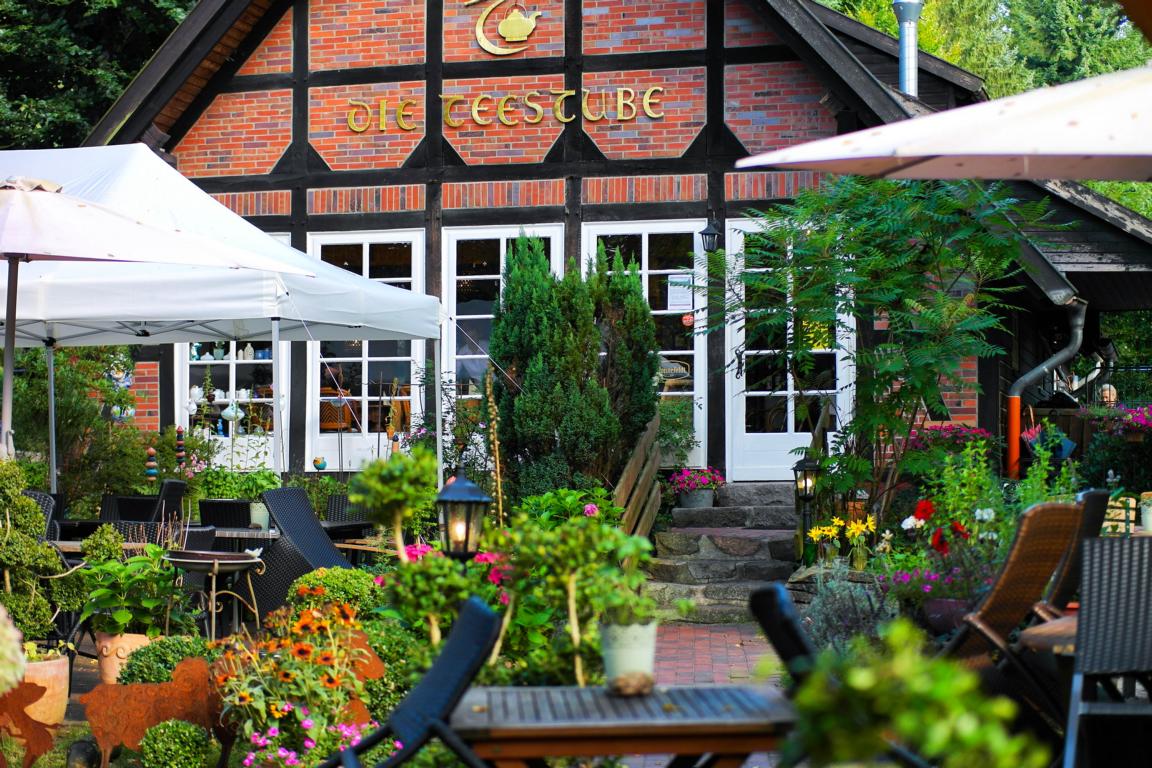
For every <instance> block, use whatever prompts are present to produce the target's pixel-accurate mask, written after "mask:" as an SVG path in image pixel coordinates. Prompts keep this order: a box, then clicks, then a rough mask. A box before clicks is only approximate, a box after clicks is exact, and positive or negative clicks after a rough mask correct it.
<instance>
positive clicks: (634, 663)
mask: <svg viewBox="0 0 1152 768" xmlns="http://www.w3.org/2000/svg"><path fill="white" fill-rule="evenodd" d="M617 532H619V531H618V529H617ZM613 538H614V539H616V552H615V558H616V559H617V561H618V562H620V563H621V566H620V568H619V570H617V571H616V572H615V573H609V574H605V575H607V576H609V578H606V579H604V580H603V581H601V588H602V589H603V590H604V592H603V597H602V600H603V605H604V611H603V613H602V614H601V619H600V655H601V658H602V659H603V660H604V677H605V679H606V680H607V681H608V686H609V688H610V689H611V690H613V691H617V692H625V691H629V690H631V691H632V692H636V688H631V687H630V686H629V684H628V683H627V682H625V680H626V679H627V678H626V676H633V675H641V676H646V677H647V680H644V679H643V678H641V679H640V680H636V678H632V681H633V683H638V684H639V691H641V692H645V693H647V692H648V690H650V689H651V683H652V682H654V680H655V676H654V673H655V669H656V630H657V627H658V626H659V623H660V622H659V620H658V619H657V617H656V602H655V601H654V600H653V599H652V598H650V597H648V596H647V595H645V594H644V593H643V587H644V582H645V580H646V576H645V574H644V572H643V571H642V570H641V569H640V566H642V565H644V564H645V563H647V562H648V560H649V559H650V555H649V552H650V551H651V549H652V545H651V543H650V542H649V541H648V540H647V539H646V538H643V537H640V536H626V535H620V536H613ZM612 577H614V578H612Z"/></svg>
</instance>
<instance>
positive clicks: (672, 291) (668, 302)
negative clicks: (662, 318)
mask: <svg viewBox="0 0 1152 768" xmlns="http://www.w3.org/2000/svg"><path fill="white" fill-rule="evenodd" d="M648 306H650V307H652V309H653V311H656V312H659V311H661V310H676V311H678V312H690V311H691V310H692V308H693V307H695V306H696V295H695V293H694V292H693V290H692V275H691V274H690V273H687V272H677V273H675V274H671V275H649V276H648Z"/></svg>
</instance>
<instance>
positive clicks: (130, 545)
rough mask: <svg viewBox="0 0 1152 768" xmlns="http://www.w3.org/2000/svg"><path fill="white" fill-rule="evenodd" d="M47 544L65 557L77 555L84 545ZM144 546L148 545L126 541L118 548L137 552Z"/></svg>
mask: <svg viewBox="0 0 1152 768" xmlns="http://www.w3.org/2000/svg"><path fill="white" fill-rule="evenodd" d="M48 543H49V544H51V545H52V546H54V547H56V549H58V550H60V551H61V552H63V553H64V554H66V555H74V554H77V553H79V552H80V547H81V546H83V544H84V542H83V541H49V542H48ZM146 546H148V544H147V543H145V542H143V541H126V542H124V543H123V544H121V545H120V548H121V549H122V550H124V551H125V552H137V551H139V550H141V549H144V547H146Z"/></svg>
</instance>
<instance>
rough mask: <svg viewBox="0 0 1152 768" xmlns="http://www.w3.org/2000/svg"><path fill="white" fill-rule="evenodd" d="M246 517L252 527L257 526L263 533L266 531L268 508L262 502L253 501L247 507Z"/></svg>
mask: <svg viewBox="0 0 1152 768" xmlns="http://www.w3.org/2000/svg"><path fill="white" fill-rule="evenodd" d="M248 515H249V519H250V521H251V523H252V524H253V525H259V526H260V529H261V530H263V531H266V530H268V507H266V506H264V502H262V501H254V502H252V505H251V506H250V507H248Z"/></svg>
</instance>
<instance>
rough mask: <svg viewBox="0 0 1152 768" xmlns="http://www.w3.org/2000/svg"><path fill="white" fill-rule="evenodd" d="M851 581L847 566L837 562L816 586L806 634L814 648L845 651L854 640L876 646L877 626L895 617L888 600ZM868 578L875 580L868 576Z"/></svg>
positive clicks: (877, 638) (864, 585)
mask: <svg viewBox="0 0 1152 768" xmlns="http://www.w3.org/2000/svg"><path fill="white" fill-rule="evenodd" d="M850 578H851V573H850V572H849V570H848V566H847V565H846V564H845V563H844V562H843V561H839V560H838V561H837V563H836V565H834V566H833V568H832V572H831V573H828V574H825V575H823V576H822V577H820V578H819V581H818V582H817V584H816V594H815V595H814V596H813V597H812V602H811V603H809V604H808V610H807V615H808V624H807V630H808V635H809V637H811V638H812V644H813V645H814V646H816V647H817V648H835V649H837V650H840V651H846V650H847V649H848V644H849V641H850V640H851V639H852V638H853V637H855V636H863V637H866V638H868V639H869V640H870V641H872V642H874V643H879V641H880V625H881V624H885V623H887V622H889V621H891V620H892V619H895V618H896V616H897V615H898V611H897V606H896V604H895V601H892V600H888V599H887V596H886V595H885V594H884V593H883V592H881V591H880V590H878V589H876V588H875V586H869V585H867V584H861V583H857V582H854V581H851V580H850ZM867 578H870V579H874V578H875V577H874V576H873V575H872V574H867Z"/></svg>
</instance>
